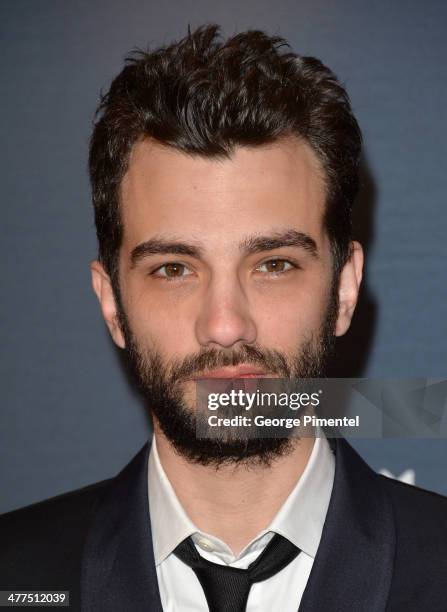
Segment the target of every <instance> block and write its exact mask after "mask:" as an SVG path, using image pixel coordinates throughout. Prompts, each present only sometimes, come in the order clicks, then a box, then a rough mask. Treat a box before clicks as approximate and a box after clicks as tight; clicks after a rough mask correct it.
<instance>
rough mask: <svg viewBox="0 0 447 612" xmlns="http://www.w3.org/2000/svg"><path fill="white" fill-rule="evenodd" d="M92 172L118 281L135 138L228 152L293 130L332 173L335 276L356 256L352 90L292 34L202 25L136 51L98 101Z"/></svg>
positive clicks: (329, 217) (103, 254)
mask: <svg viewBox="0 0 447 612" xmlns="http://www.w3.org/2000/svg"><path fill="white" fill-rule="evenodd" d="M96 117H97V121H96V123H95V126H94V131H93V135H92V138H91V142H90V158H89V170H90V179H91V184H92V195H93V204H94V209H95V223H96V230H97V237H98V243H99V255H98V258H99V260H100V261H101V262H102V264H103V265H104V267H105V269H106V271H107V272H108V274H109V275H110V277H111V280H112V283H113V285H114V287H115V288H118V258H119V249H120V246H121V241H122V229H123V228H122V222H121V214H120V197H119V188H120V183H121V180H122V178H123V175H124V174H125V172H126V169H127V164H128V159H129V154H130V150H131V148H132V146H133V145H134V144H135V143H136V142H137V141H139V140H141V139H143V138H146V137H148V138H152V139H155V140H157V141H159V142H161V143H164V144H165V145H168V146H170V147H172V148H174V149H176V150H178V151H183V152H186V153H189V154H194V155H200V156H206V157H216V158H228V157H230V156H231V154H232V153H233V151H234V149H235V147H237V146H239V145H245V146H258V145H262V144H265V143H269V142H272V141H275V140H277V139H279V138H281V137H286V136H290V135H294V136H296V137H298V138H300V139H303V140H305V141H306V142H307V143H308V144H309V145H310V146H311V147H312V149H313V151H314V152H315V153H316V155H317V157H318V158H319V160H320V162H321V164H322V167H323V168H324V171H325V179H326V181H325V182H326V191H327V201H326V209H325V214H324V220H323V223H324V227H325V228H326V231H327V233H328V236H329V239H330V242H331V248H332V254H333V269H334V275H335V278H338V275H339V272H340V271H341V269H342V267H343V265H344V263H345V262H346V261H347V259H348V257H349V255H350V249H349V246H350V241H351V233H352V227H351V226H352V222H351V216H352V215H351V213H352V206H353V202H354V199H355V196H356V193H357V191H358V182H359V179H358V166H359V157H360V151H361V133H360V130H359V127H358V124H357V121H356V119H355V118H354V116H353V114H352V110H351V106H350V102H349V98H348V95H347V93H346V91H345V90H344V88H343V87H342V86H341V85H340V83H339V82H338V80H337V78H336V77H335V75H334V74H333V73H332V72H331V71H330V70H329V69H328V68H327V67H326V66H324V65H323V64H322V63H321V62H320V61H319V60H318V59H315V58H313V57H303V56H300V55H297V54H295V53H292V52H290V48H289V45H288V44H287V43H286V41H285V40H284V39H282V38H280V37H277V36H268V35H267V34H265V33H264V32H261V31H257V30H253V31H247V32H243V33H240V34H237V35H236V36H233V37H232V38H229V39H228V40H227V41H225V42H221V41H220V39H219V26H217V25H207V26H202V27H200V28H198V29H196V30H195V31H193V32H191V31H189V30H188V35H187V36H186V37H185V38H183V39H182V40H180V41H179V42H176V43H173V44H171V45H169V46H166V47H161V48H159V49H157V50H154V51H147V52H143V51H136V52H134V53H133V54H131V55H130V56H129V57H128V58H127V59H126V65H125V66H124V68H123V70H122V71H121V72H120V74H119V75H118V76H117V77H116V78H115V79H114V80H113V82H112V84H111V87H110V89H109V91H108V93H106V94H105V95H104V96H103V97H102V99H101V102H100V105H99V107H98V110H97V115H96Z"/></svg>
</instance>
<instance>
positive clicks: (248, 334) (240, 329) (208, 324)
mask: <svg viewBox="0 0 447 612" xmlns="http://www.w3.org/2000/svg"><path fill="white" fill-rule="evenodd" d="M195 332H196V337H197V340H198V342H199V344H200V345H201V346H203V347H208V348H211V347H214V348H218V347H220V348H222V347H225V348H229V347H232V346H233V345H234V344H236V343H237V342H244V343H253V342H255V341H256V337H257V329H256V325H255V322H254V320H253V318H252V316H251V315H250V311H249V304H248V300H247V298H246V295H245V293H244V291H243V288H242V287H241V285H240V282H239V280H237V279H235V280H234V282H225V281H221V282H216V281H215V282H211V283H210V284H209V286H208V288H207V291H206V294H205V296H204V299H203V303H202V308H201V310H200V313H199V316H198V317H197V320H196V326H195Z"/></svg>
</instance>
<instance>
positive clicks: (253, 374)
mask: <svg viewBox="0 0 447 612" xmlns="http://www.w3.org/2000/svg"><path fill="white" fill-rule="evenodd" d="M272 377H273V375H272V374H269V373H268V372H267V371H266V370H264V369H263V368H257V367H256V366H252V365H240V366H231V367H226V368H218V369H217V370H210V371H209V372H205V373H204V374H202V375H201V376H195V377H194V378H193V380H203V379H209V378H272Z"/></svg>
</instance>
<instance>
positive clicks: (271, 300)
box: [103, 139, 338, 460]
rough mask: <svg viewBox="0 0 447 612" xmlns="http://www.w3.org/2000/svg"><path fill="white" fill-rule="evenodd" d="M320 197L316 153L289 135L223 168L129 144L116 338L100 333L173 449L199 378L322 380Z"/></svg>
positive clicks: (326, 260) (324, 267)
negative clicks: (118, 351) (111, 342)
mask: <svg viewBox="0 0 447 612" xmlns="http://www.w3.org/2000/svg"><path fill="white" fill-rule="evenodd" d="M325 198H326V195H325V187H324V179H323V172H322V169H321V167H320V164H319V162H318V160H317V158H316V156H315V154H314V153H313V152H312V150H311V149H310V147H309V146H308V145H306V144H304V143H300V142H298V141H297V140H295V139H289V140H285V141H282V142H281V143H275V144H272V145H266V146H259V147H254V148H246V147H239V148H237V149H236V151H235V153H234V155H233V156H232V157H231V159H226V160H216V159H207V158H203V157H199V156H190V155H186V154H182V153H180V152H178V151H175V150H173V149H171V148H167V147H162V146H160V145H158V144H154V143H153V142H150V141H144V142H140V143H138V144H137V145H135V146H134V148H133V150H132V154H131V157H130V162H129V168H128V171H127V173H126V175H125V177H124V179H123V181H122V186H121V200H122V202H121V206H122V208H121V212H122V222H123V227H124V234H123V242H122V247H121V250H120V259H119V289H120V291H119V294H120V299H119V300H118V304H116V306H117V309H118V313H117V314H118V320H120V322H121V329H120V327H119V326H116V325H114V326H113V329H112V327H111V326H110V325H109V327H111V331H112V335H113V337H114V339H115V342H116V343H117V344H118V345H120V346H121V347H123V348H124V347H126V349H127V351H128V355H129V358H130V361H131V364H132V366H133V369H134V370H136V374H137V376H138V378H139V380H140V384H142V386H143V388H144V389H145V390H146V391H147V393H148V395H149V397H148V401H149V403H151V402H152V404H153V405H152V409H153V412H154V416H155V419H156V421H157V422H156V423H155V425H156V426H158V425H161V428H162V429H163V430H164V433H165V434H166V435H167V436H168V437H170V436H171V437H174V438H176V439H173V440H171V441H172V442H173V443H174V444H176V443H178V444H179V446H180V447H181V446H182V445H183V446H185V445H186V446H188V444H189V442H188V440H183V442H179V439H180V438H182V436H183V438H185V436H186V437H188V436H190V434H191V431H190V430H188V432H187V434H186V432H185V431H183V432H180V431H179V426H181V424H182V419H183V420H184V419H185V418H187V419H190V417H191V413H192V412H193V410H194V408H193V397H194V382H193V380H192V379H194V378H196V377H201V376H202V377H211V376H216V377H219V378H224V377H238V376H240V377H248V376H267V377H277V376H281V377H286V376H300V377H304V376H307V377H317V376H322V375H324V364H325V360H326V358H327V357H328V354H329V353H330V352H331V350H332V340H333V334H334V331H335V325H336V319H337V312H338V311H337V298H338V295H337V291H335V292H334V291H333V290H332V289H333V287H332V280H333V274H332V259H331V250H330V242H329V238H328V236H327V234H326V232H325V230H324V228H323V223H322V220H323V213H324V206H325ZM335 289H336V287H335ZM119 302H121V305H120V303H119ZM103 310H104V307H103ZM105 316H106V315H105ZM106 319H107V317H106ZM222 366H223V367H222ZM160 380H161V381H162V382H161V387H160ZM167 386H171V387H172V388H173V387H175V389H172V393H171V394H170V395H169V393H168V391H169V390H168V389H167V388H166V387H167ZM174 391H175V393H174ZM166 393H168V395H169V397H168V398H167V396H166ZM172 402H174V404H176V406H177V408H179V409H180V407H179V406H178V404H179V403H181V404H182V407H181V411H182V414H179V413H178V410H177V413H176V415H174V414H172V410H174V412H175V406H174V408H173V406H172ZM168 405H169V406H170V407H167V406H168ZM176 417H177V420H176ZM174 421H175V424H174V425H173V422H174ZM191 424H192V421H191V422H190V425H191ZM170 425H172V427H171V430H172V431H171V430H170ZM191 444H192V445H194V444H195V442H194V443H193V441H191ZM272 444H273V443H272ZM241 448H242V447H240V448H239V447H238V449H236V451H235V452H236V453H237V452H241ZM272 449H273V446H272ZM180 450H182V448H180ZM202 450H203V449H202ZM245 450H246V447H245ZM183 451H184V452H185V454H188V453H187V449H185V448H184V449H183ZM233 451H234V448H233ZM203 452H204V453H205V454H206V452H207V451H206V449H205V450H204V451H203ZM203 452H202V453H201V456H202V460H203ZM220 452H222V448H220ZM229 453H230V451H229ZM189 455H190V458H194V457H195V458H196V459H197V458H198V456H199V455H198V453H196V454H195V455H194V453H193V452H191V453H189ZM230 455H231V453H230ZM233 455H234V452H233Z"/></svg>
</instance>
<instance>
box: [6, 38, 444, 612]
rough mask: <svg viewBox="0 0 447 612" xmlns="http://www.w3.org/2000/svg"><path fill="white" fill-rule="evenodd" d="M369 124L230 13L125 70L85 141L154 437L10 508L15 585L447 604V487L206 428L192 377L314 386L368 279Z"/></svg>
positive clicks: (121, 343)
mask: <svg viewBox="0 0 447 612" xmlns="http://www.w3.org/2000/svg"><path fill="white" fill-rule="evenodd" d="M360 141H361V138H360V132H359V129H358V126H357V123H356V121H355V119H354V117H353V115H352V112H351V108H350V105H349V101H348V97H347V95H346V93H345V91H344V90H343V88H342V87H341V86H340V84H339V83H338V81H337V80H336V78H335V76H334V75H333V74H332V72H331V71H330V70H329V69H327V68H326V67H325V66H323V65H322V64H321V63H320V62H319V61H318V60H316V59H313V58H306V57H300V56H297V55H295V54H292V53H290V52H289V51H287V49H284V41H283V40H281V39H279V38H271V37H268V36H267V35H265V34H263V33H261V32H257V31H251V32H245V33H242V34H239V35H237V36H235V37H233V38H231V39H229V40H228V41H226V42H225V43H222V42H220V41H219V39H218V28H217V27H216V26H209V27H204V28H200V29H198V30H196V31H195V32H193V33H189V34H188V36H187V37H186V38H185V39H183V40H181V41H180V42H179V43H176V44H173V45H171V46H169V47H166V48H162V49H159V50H157V51H154V52H151V53H140V54H137V55H136V56H135V57H134V58H133V59H131V60H130V61H129V62H128V63H127V65H126V66H125V68H124V69H123V71H122V72H121V73H120V74H119V75H118V77H117V78H116V79H115V80H114V81H113V83H112V86H111V88H110V91H109V92H108V94H107V95H106V96H105V97H104V98H103V100H102V102H101V105H100V108H99V117H98V121H97V123H96V126H95V130H94V133H93V137H92V141H91V149H90V173H91V180H92V188H93V203H94V207H95V220H96V227H97V234H98V240H99V258H98V261H94V262H92V264H91V272H92V282H93V288H94V290H95V293H96V295H97V296H98V299H99V302H100V306H101V310H102V313H103V316H104V319H105V322H106V324H107V326H108V329H109V331H110V333H111V335H112V338H113V340H114V342H115V344H116V345H117V346H118V347H120V348H121V349H123V350H124V351H125V352H126V355H127V357H128V363H129V365H130V368H131V371H132V373H133V374H134V375H135V378H136V382H137V384H138V386H139V388H140V390H141V392H142V395H143V397H144V400H145V402H146V403H147V406H148V408H149V409H150V411H151V414H152V417H153V429H154V435H153V438H152V440H151V442H150V443H149V444H148V445H146V446H145V447H144V448H143V449H142V450H141V451H140V453H139V454H138V455H137V456H136V457H135V458H134V459H133V461H132V462H131V463H130V464H129V465H128V466H127V467H126V468H125V469H124V470H123V471H122V472H121V473H120V474H119V475H118V476H117V477H116V478H113V479H110V480H107V481H104V482H101V483H97V484H95V485H91V486H90V487H86V488H84V489H81V490H79V491H75V492H73V493H70V494H66V495H62V496H59V497H57V498H54V499H52V500H48V501H46V502H42V503H40V504H36V505H34V506H30V507H29V508H25V509H22V510H19V511H16V512H12V513H9V514H7V515H4V516H3V517H2V519H1V534H2V535H1V541H2V560H1V574H0V576H1V578H0V581H1V585H0V586H1V588H2V589H8V590H17V589H22V590H25V589H26V590H31V589H35V590H45V591H49V590H53V591H54V590H65V591H66V590H69V591H70V602H71V607H72V609H76V610H79V609H81V610H83V611H84V610H85V611H89V612H90V611H92V612H93V611H95V612H97V611H100V610H104V611H107V612H110V611H122V610H125V611H127V610H129V611H132V612H139V611H149V610H150V611H152V610H158V611H160V610H168V611H173V610H176V611H177V610H179V611H181V612H190V611H192V610H207V609H210V610H212V611H213V612H218V611H220V612H224V611H225V612H230V611H231V612H243V611H244V610H247V611H248V612H254V611H258V610H259V611H269V612H270V611H272V610H281V611H283V610H284V611H296V610H298V609H299V610H300V611H303V610H304V611H311V610H312V611H318V612H320V611H331V612H333V611H343V612H344V611H359V612H360V611H371V612H372V611H379V610H387V611H393V612H396V611H404V610H405V611H408V610H418V611H419V610H430V611H431V612H434V611H441V610H446V609H447V604H446V603H445V600H446V595H447V588H446V587H445V586H444V580H445V576H446V575H447V560H446V559H447V556H446V553H447V500H446V499H445V498H443V497H441V496H439V495H436V494H434V493H429V492H426V491H422V490H419V489H417V488H415V487H410V486H408V485H404V484H402V483H399V482H395V481H392V480H389V479H386V478H385V477H381V476H378V475H376V474H375V473H374V472H373V471H372V470H371V469H370V468H369V467H368V466H367V465H366V464H365V463H364V462H363V461H362V460H361V458H360V457H359V456H358V455H357V454H356V453H355V451H354V450H353V449H352V448H351V447H350V446H349V445H348V444H347V442H346V441H344V440H342V439H338V440H332V441H331V444H329V441H328V440H327V439H326V438H325V437H324V436H318V437H316V438H313V437H301V438H297V437H295V438H294V437H287V436H284V437H282V438H281V437H280V438H273V437H272V438H269V437H265V438H250V437H248V436H246V435H245V434H244V433H243V432H239V433H235V432H231V431H230V433H227V434H226V435H222V436H221V437H219V436H218V437H217V438H216V439H213V438H210V437H208V438H200V437H198V436H197V435H196V421H197V419H198V415H197V406H196V405H195V387H196V384H197V383H198V381H199V382H200V381H201V380H205V381H208V382H209V381H210V380H211V381H212V380H213V379H238V378H248V379H251V378H263V377H267V378H286V379H302V378H306V377H308V378H316V377H323V376H324V375H325V372H326V371H327V367H328V364H329V360H330V358H331V357H332V356H333V353H334V344H335V337H336V336H341V335H343V334H344V333H345V332H346V331H347V330H348V328H349V326H350V322H351V319H352V316H353V313H354V309H355V306H356V303H357V297H358V292H359V287H360V283H361V278H362V267H363V253H362V248H361V245H360V244H359V243H358V242H356V241H353V240H352V238H351V209H352V205H353V201H354V198H355V195H356V193H357V187H358V163H359V156H360Z"/></svg>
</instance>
